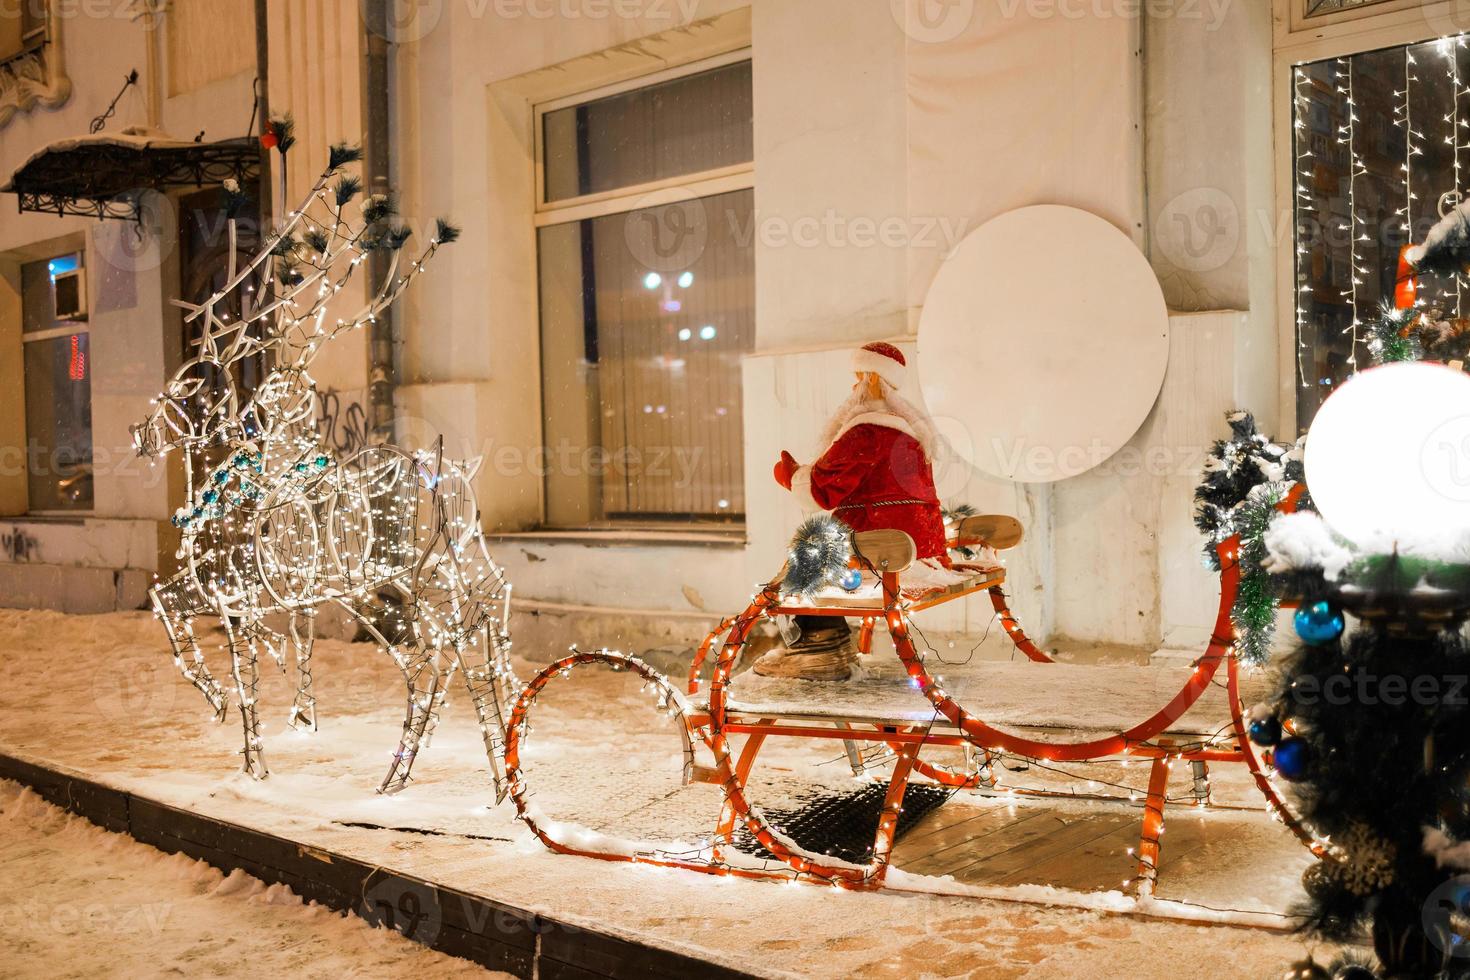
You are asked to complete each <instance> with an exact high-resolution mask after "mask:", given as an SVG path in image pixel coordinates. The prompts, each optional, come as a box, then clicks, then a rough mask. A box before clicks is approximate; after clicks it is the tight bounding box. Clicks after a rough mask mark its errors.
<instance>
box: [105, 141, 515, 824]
mask: <svg viewBox="0 0 1470 980" xmlns="http://www.w3.org/2000/svg"><path fill="white" fill-rule="evenodd" d="M288 130H289V127H288V125H287V124H286V122H285V121H284V120H282V121H280V122H279V124H278V125H276V124H273V126H272V129H271V130H270V132H271V133H273V134H278V135H279V133H281V132H285V131H288ZM276 148H277V149H278V151H279V152H281V153H282V154H283V155H284V154H285V152H286V150H287V149H289V142H287V141H282V140H280V139H279V138H278V139H277V142H276ZM360 157H361V151H360V150H359V149H358V148H357V147H354V146H349V145H347V144H337V145H334V146H333V147H332V148H331V151H330V154H329V162H328V166H327V169H326V170H325V171H323V172H322V174H321V175H320V176H319V177H318V178H317V180H316V182H315V183H314V184H313V185H312V187H311V190H310V191H309V192H308V194H307V195H306V198H305V200H304V202H303V203H302V204H301V205H300V206H299V207H297V208H296V209H295V210H293V211H291V212H289V214H288V215H287V216H286V219H285V220H284V222H283V224H282V227H281V228H280V229H279V230H278V231H277V232H276V233H275V234H274V235H272V236H269V237H268V239H267V241H266V242H265V243H264V245H263V246H262V247H261V248H260V249H259V250H257V251H256V253H255V254H253V255H251V256H249V257H248V258H246V259H245V260H244V262H243V263H241V262H240V261H239V260H238V257H237V253H236V247H235V246H236V241H237V230H236V224H235V218H234V213H235V212H236V211H238V210H239V207H238V205H239V203H240V198H241V196H242V193H241V191H240V189H239V187H238V186H234V187H231V186H226V187H225V188H224V190H223V192H224V194H225V196H226V203H227V207H226V213H227V215H229V218H228V222H227V226H226V233H227V236H228V241H229V249H228V253H227V254H228V263H229V264H228V269H227V273H226V277H225V284H224V285H223V286H222V287H221V288H220V289H219V290H218V291H217V292H215V293H214V294H213V295H212V296H210V297H209V298H208V299H206V300H205V301H204V302H202V303H199V304H190V303H183V302H180V301H177V300H176V301H175V303H176V304H177V305H179V306H181V307H183V308H184V310H185V311H186V313H185V321H186V322H187V323H190V324H197V325H198V332H199V342H198V343H199V348H198V352H197V353H196V354H195V355H194V356H193V357H191V358H190V359H188V360H187V361H186V362H185V363H184V365H183V366H182V367H180V368H179V370H178V372H177V373H176V374H175V375H174V376H173V378H172V379H171V380H170V381H169V383H168V385H167V386H166V388H165V389H164V391H163V392H162V393H161V394H160V395H159V396H158V397H157V398H156V399H154V402H153V404H154V408H153V411H152V413H151V414H150V415H149V417H148V418H147V419H146V420H144V421H143V422H142V423H140V424H138V425H135V426H133V428H132V431H133V438H134V443H135V445H136V448H137V450H138V453H139V454H140V455H142V456H145V457H149V458H151V459H157V458H158V457H160V456H162V455H164V454H166V453H168V452H171V451H178V452H179V454H180V455H181V456H182V459H183V474H184V488H185V500H186V501H187V502H186V503H185V505H184V506H183V507H182V508H180V509H179V510H178V511H177V512H176V513H175V514H174V517H173V524H174V525H175V526H176V527H177V528H179V531H180V535H181V541H180V545H179V548H178V551H177V553H176V557H177V558H178V559H179V561H180V566H181V567H180V569H179V571H178V572H177V573H176V574H174V575H172V576H171V577H169V578H167V579H166V580H163V581H158V582H156V583H155V585H154V587H153V589H152V590H151V592H150V596H151V599H152V603H153V607H154V611H155V613H156V615H157V617H158V618H159V619H160V620H161V621H162V623H163V624H164V627H165V629H166V631H167V634H168V637H169V641H170V644H171V645H172V647H173V651H174V660H175V663H176V664H177V666H178V667H179V669H180V670H181V672H182V673H183V675H184V677H185V678H186V679H187V680H188V681H189V682H190V683H191V684H193V685H194V686H195V687H196V688H198V689H199V691H200V692H201V693H202V694H203V695H204V697H205V699H206V701H207V702H208V703H209V705H210V707H211V708H212V709H213V710H214V712H215V713H216V715H217V716H220V717H223V715H224V713H225V711H226V710H227V708H228V705H229V701H230V699H231V696H233V698H234V700H235V702H236V704H237V706H238V708H239V710H240V715H241V721H242V724H243V727H244V749H243V756H244V769H245V772H246V773H248V774H249V775H251V776H253V777H256V778H264V777H265V776H266V775H267V773H268V769H267V766H266V763H265V756H264V747H263V744H262V739H261V731H260V715H259V710H258V706H257V696H258V690H259V670H258V663H259V655H260V653H261V652H262V651H264V652H265V653H266V654H267V655H269V656H270V657H271V658H272V659H273V660H275V661H276V662H277V663H278V664H280V665H281V666H282V667H284V666H285V653H286V650H287V648H288V647H289V648H290V649H292V650H293V651H294V653H295V662H296V668H297V690H296V695H295V700H294V703H293V704H292V707H291V711H290V715H289V722H290V724H291V725H292V727H297V728H306V729H315V727H316V721H317V719H316V698H315V695H314V693H313V690H312V675H311V652H312V646H313V642H314V637H315V619H316V614H317V612H318V611H319V610H320V609H321V608H322V607H323V606H327V605H334V606H337V607H340V608H341V609H344V610H345V611H346V612H347V613H348V614H349V615H350V616H351V617H352V619H353V620H354V621H356V623H357V624H358V625H359V626H360V627H361V628H362V630H364V631H365V632H366V633H367V634H368V635H369V636H371V637H372V639H373V640H374V642H375V643H376V644H377V645H378V646H379V647H380V648H381V649H382V650H383V651H384V652H385V653H386V654H387V655H388V656H389V657H391V658H392V660H393V661H394V663H395V664H396V665H397V667H398V668H399V670H400V671H401V672H402V674H403V678H404V682H405V685H406V687H407V690H408V696H407V711H406V715H405V719H404V723H403V731H402V735H401V737H400V739H399V744H398V747H397V749H396V750H395V751H394V752H393V754H392V757H391V761H390V764H389V768H388V773H387V775H386V776H385V777H384V779H383V782H382V784H381V785H380V786H379V791H380V792H386V793H391V792H396V791H397V790H399V789H402V788H403V786H404V785H405V784H406V783H407V782H408V779H409V775H410V772H411V769H412V766H413V761H414V759H415V758H416V757H417V755H418V753H419V752H420V751H421V750H422V749H423V748H425V747H427V745H428V744H429V740H430V738H431V736H432V733H433V729H434V725H435V722H436V721H437V718H438V714H439V711H440V710H441V709H442V707H443V705H444V703H445V699H446V697H447V694H448V688H449V685H450V683H451V682H452V680H453V678H454V675H455V674H456V673H460V672H462V673H463V676H464V683H465V685H466V687H467V689H468V691H469V696H470V701H471V704H472V705H473V707H474V709H475V713H476V716H477V718H478V720H479V725H480V729H481V733H482V738H483V741H484V746H485V750H486V754H487V756H488V758H489V761H490V766H491V772H492V774H493V776H494V778H495V782H496V787H497V795H498V797H499V798H503V796H504V794H505V792H506V790H507V788H508V787H507V785H506V783H505V782H504V780H503V778H502V775H501V769H500V759H501V754H502V749H503V745H504V733H505V723H504V716H503V710H502V709H503V706H504V705H506V704H508V703H509V699H510V698H511V697H513V696H514V695H515V693H516V692H517V691H519V689H520V684H519V682H518V681H517V679H516V677H515V674H514V672H513V670H512V669H511V666H510V661H509V650H510V646H511V641H510V632H509V614H510V594H511V588H510V584H509V583H508V582H507V581H506V577H505V574H504V572H503V570H502V569H501V568H500V566H499V565H498V564H496V562H495V561H494V559H493V558H492V557H491V555H490V551H489V548H488V546H487V544H486V542H485V538H484V535H483V534H482V533H481V531H480V511H479V506H478V504H477V502H476V500H475V495H474V491H473V489H472V486H471V481H472V480H473V478H474V476H475V472H476V470H477V469H478V467H479V463H480V461H479V460H478V459H475V460H453V459H449V458H447V457H446V456H445V455H444V452H443V440H442V438H441V439H440V440H439V442H438V444H437V445H436V446H435V447H434V448H433V449H432V450H419V451H409V450H406V449H402V448H399V447H396V446H392V445H373V446H368V447H365V448H363V449H361V450H359V451H357V452H355V453H353V454H351V455H348V456H347V457H345V458H339V457H338V455H337V454H336V453H335V452H334V451H333V449H332V447H331V446H330V445H329V444H328V442H327V440H326V439H325V438H324V436H323V434H322V433H321V432H320V431H319V429H318V426H317V424H316V419H317V418H318V417H319V413H318V411H317V405H318V390H317V385H316V383H315V381H314V380H313V379H312V377H311V374H310V368H311V365H312V362H313V361H314V360H315V359H316V357H317V356H318V355H319V354H320V353H321V351H322V350H323V349H325V347H326V345H327V344H328V343H329V342H330V341H332V340H333V339H335V338H337V337H340V336H342V335H344V334H346V333H350V332H352V331H355V330H359V329H361V328H362V327H363V326H364V325H365V324H369V323H372V322H375V321H376V319H377V318H378V316H379V315H381V314H382V313H383V311H384V310H386V309H387V308H388V307H389V306H390V305H391V304H392V303H393V302H394V301H396V300H397V299H398V297H399V296H401V295H402V294H403V292H404V290H406V289H407V288H408V287H409V286H410V285H411V284H412V283H413V281H414V280H415V279H416V278H417V277H418V276H419V274H420V273H421V272H422V271H423V269H424V266H425V264H426V263H427V262H428V261H429V260H430V259H431V258H433V256H434V255H435V254H436V253H437V251H438V250H439V248H440V247H441V246H442V245H445V244H448V243H450V242H453V241H454V240H455V239H456V238H457V237H458V235H459V231H458V229H457V228H455V227H454V226H453V225H451V224H449V223H448V222H447V221H444V220H443V219H440V220H439V221H437V222H436V224H435V228H434V231H433V234H432V237H430V239H429V240H428V242H427V244H426V245H425V246H424V248H423V249H422V250H421V251H420V252H419V253H418V254H417V255H416V256H413V257H410V255H409V252H408V249H407V246H408V243H409V241H410V239H411V237H412V230H411V229H410V228H409V227H408V226H407V225H405V224H403V223H402V222H400V221H399V220H397V218H396V216H395V215H396V207H395V204H394V201H393V200H392V198H391V197H389V196H388V195H382V194H378V195H372V196H369V197H367V198H365V199H364V200H363V201H362V203H361V205H360V208H359V214H358V215H355V216H354V215H353V214H352V213H351V211H350V209H349V204H350V203H351V202H352V201H353V200H354V199H356V198H357V197H358V195H359V193H360V191H361V188H362V181H361V179H360V178H359V177H358V176H356V175H355V174H351V173H347V172H345V171H344V169H343V168H345V167H346V166H348V165H349V164H352V163H355V162H356V161H357V160H358V159H360ZM375 252H381V253H386V254H387V255H388V262H387V273H386V275H385V276H384V278H383V281H382V285H381V287H380V288H379V289H378V290H377V291H376V292H375V293H374V294H373V295H372V296H370V297H369V298H368V300H367V302H366V304H365V305H363V306H362V307H361V308H360V309H358V310H356V311H355V312H351V313H350V314H348V315H341V316H339V315H336V310H335V305H336V300H337V299H338V297H339V295H340V294H341V292H342V290H343V289H344V287H345V286H346V285H347V284H348V283H349V281H350V280H351V278H352V276H353V274H354V272H355V271H356V270H357V268H358V266H359V265H361V264H362V263H363V261H364V260H366V259H367V258H368V257H369V255H371V254H373V253H375ZM234 310H238V313H232V312H231V311H234ZM247 360H256V361H264V362H265V363H267V364H269V365H271V367H270V370H269V371H268V373H267V374H266V376H265V378H264V379H263V380H262V381H261V382H260V383H259V384H258V385H256V386H255V387H254V389H253V390H246V389H245V388H244V387H243V386H242V384H241V382H240V380H239V375H238V366H239V365H240V364H241V363H242V362H245V361H247ZM280 615H284V617H285V622H286V627H285V631H284V632H280V631H278V630H277V629H274V628H272V627H271V626H270V625H268V624H267V619H268V617H273V616H280ZM201 616H204V617H208V618H210V619H215V620H218V622H219V624H220V627H221V629H222V630H223V632H224V635H225V640H226V646H227V648H228V651H229V655H230V663H231V667H230V682H229V689H227V688H226V686H225V685H224V684H221V682H220V681H219V680H217V679H216V678H215V677H214V676H213V674H212V673H211V672H210V670H209V667H208V665H207V663H206V661H205V657H204V653H203V651H202V650H201V648H200V644H199V640H198V636H197V635H196V633H195V628H194V626H195V621H196V619H198V618H199V617H201Z"/></svg>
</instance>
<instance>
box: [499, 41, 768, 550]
mask: <svg viewBox="0 0 1470 980" xmlns="http://www.w3.org/2000/svg"><path fill="white" fill-rule="evenodd" d="M742 61H749V62H752V64H753V63H754V58H753V56H752V48H751V45H750V44H748V43H747V44H744V45H742V46H741V47H738V48H733V49H731V50H728V51H724V52H721V53H719V54H716V55H712V56H709V57H705V58H700V59H697V60H694V61H688V62H682V63H680V64H678V65H675V66H673V67H670V68H665V69H662V70H660V71H655V72H648V73H644V74H639V75H634V76H632V77H628V78H624V79H621V80H619V81H617V82H613V83H610V84H605V85H600V86H596V87H593V88H583V89H578V90H576V91H574V92H571V93H568V94H558V95H557V96H556V97H554V98H547V99H544V100H540V101H533V102H532V103H531V105H530V109H531V131H532V136H531V150H532V165H531V174H532V181H531V184H532V188H531V194H532V196H531V225H532V227H531V231H532V239H533V244H532V247H531V255H532V259H533V261H532V264H531V268H532V269H533V270H536V269H539V267H540V261H541V249H540V243H539V235H537V234H536V233H537V232H539V231H540V230H541V229H542V228H546V227H550V226H554V225H561V224H571V223H573V222H579V221H584V220H587V219H589V218H600V217H605V216H608V215H615V214H623V213H626V212H629V211H635V210H637V209H638V208H640V207H647V206H648V203H649V202H648V197H649V195H651V194H657V193H659V192H668V191H672V190H677V191H679V192H681V194H682V193H688V194H692V195H693V196H695V197H701V198H703V197H712V196H714V195H716V194H724V193H728V192H731V191H742V190H750V191H754V189H755V160H754V154H753V153H752V159H751V160H749V161H747V162H745V163H738V164H731V165H728V166H724V167H714V168H710V169H707V170H700V171H695V172H693V173H688V174H681V175H679V176H677V177H668V178H664V179H661V180H652V181H645V182H643V183H639V184H630V185H628V186H626V187H619V188H615V189H613V190H609V191H599V192H597V193H593V194H583V195H579V196H577V197H569V198H563V199H561V200H558V201H552V202H548V201H546V160H545V140H546V127H545V123H544V117H545V116H546V114H547V113H548V112H555V111H557V110H558V109H565V108H568V107H570V106H576V105H581V104H583V103H586V102H592V101H595V100H597V99H601V98H605V97H607V96H610V95H617V94H620V93H622V92H629V91H633V90H636V89H641V88H648V87H649V86H653V85H658V84H660V83H663V82H667V81H672V80H674V79H677V78H685V77H688V76H690V75H698V74H701V73H703V72H706V71H710V70H711V69H715V68H723V67H725V66H727V65H732V64H738V63H739V62H742ZM541 313H542V310H541V302H540V296H539V290H537V297H536V302H535V316H534V320H533V326H534V329H535V337H536V344H535V348H536V358H537V372H538V378H539V377H540V376H541V375H540V372H541V371H542V368H541V347H542V340H543V338H542V329H543V327H542V321H541ZM537 401H538V406H539V408H538V411H537V415H538V419H539V423H540V427H541V428H540V433H541V441H542V442H543V443H544V442H545V440H546V412H545V407H544V405H542V404H541V396H538V399H537ZM539 483H540V486H539V508H540V514H539V516H538V518H537V524H536V528H535V529H534V530H532V531H530V532H525V533H529V534H530V535H532V536H534V535H537V534H542V533H546V534H574V535H586V536H589V537H597V536H603V537H616V536H617V535H620V534H629V533H632V534H638V533H642V532H646V531H649V530H650V529H654V530H659V531H664V532H672V533H673V534H674V535H676V536H681V535H682V536H687V537H688V538H689V539H690V540H696V541H705V540H707V539H708V538H709V537H710V536H711V534H714V535H716V536H717V537H718V538H719V539H721V540H724V539H737V538H738V539H743V538H744V536H745V529H746V527H747V524H748V520H749V514H745V515H743V516H742V517H741V519H740V520H729V521H711V520H700V519H698V518H691V519H688V520H686V521H683V522H679V521H677V519H676V520H674V521H662V520H658V519H653V518H650V519H648V520H643V521H640V520H604V521H598V522H594V523H591V524H585V525H564V524H551V523H549V522H548V519H547V514H548V512H549V505H550V502H549V501H548V500H547V498H546V481H545V479H544V478H542V479H541V480H540V481H539Z"/></svg>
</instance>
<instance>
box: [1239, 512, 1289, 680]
mask: <svg viewBox="0 0 1470 980" xmlns="http://www.w3.org/2000/svg"><path fill="white" fill-rule="evenodd" d="M1283 497H1285V490H1284V486H1283V485H1282V484H1273V483H1268V484H1262V485H1261V486H1259V487H1257V488H1256V490H1255V491H1253V492H1252V493H1251V495H1250V497H1249V498H1248V499H1247V500H1246V501H1245V502H1244V503H1242V504H1241V505H1240V509H1239V511H1238V512H1237V514H1236V518H1235V528H1236V530H1237V532H1238V533H1239V534H1240V568H1241V575H1240V589H1239V591H1238V592H1237V593H1236V596H1235V605H1234V606H1233V607H1231V610H1230V618H1231V620H1232V621H1233V622H1234V624H1235V649H1236V652H1237V653H1238V654H1239V655H1240V659H1241V660H1242V661H1244V662H1245V663H1248V664H1253V665H1257V666H1259V665H1261V664H1264V663H1265V662H1266V661H1267V660H1268V659H1269V658H1270V656H1271V640H1272V638H1273V637H1274V636H1275V635H1276V610H1277V608H1278V607H1279V606H1280V598H1279V597H1278V595H1277V589H1276V584H1275V583H1274V582H1273V581H1272V579H1271V576H1270V574H1268V573H1267V572H1266V571H1265V569H1263V568H1262V567H1261V563H1262V562H1264V561H1265V560H1266V531H1267V529H1268V528H1270V526H1271V521H1272V520H1273V519H1275V518H1276V516H1277V515H1278V511H1277V510H1276V505H1277V504H1278V503H1280V502H1281V500H1282V498H1283Z"/></svg>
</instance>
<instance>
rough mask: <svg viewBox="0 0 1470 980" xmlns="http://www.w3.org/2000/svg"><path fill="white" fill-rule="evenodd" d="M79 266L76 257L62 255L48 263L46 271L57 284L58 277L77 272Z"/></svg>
mask: <svg viewBox="0 0 1470 980" xmlns="http://www.w3.org/2000/svg"><path fill="white" fill-rule="evenodd" d="M79 265H80V263H79V262H78V260H77V257H76V256H75V255H60V256H57V257H56V258H54V259H52V260H51V261H50V262H47V263H46V271H47V272H49V273H51V281H52V282H55V281H56V277H57V276H60V275H65V274H66V273H68V272H76V271H77V267H78V266H79Z"/></svg>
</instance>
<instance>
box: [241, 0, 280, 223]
mask: <svg viewBox="0 0 1470 980" xmlns="http://www.w3.org/2000/svg"><path fill="white" fill-rule="evenodd" d="M268 18H269V15H268V14H267V13H266V9H265V0H255V86H256V91H255V98H256V100H257V101H256V111H255V120H256V132H258V133H263V132H265V124H266V122H267V121H269V119H270V117H271V44H270V21H269V19H268ZM246 135H247V136H253V135H255V134H254V133H247V134H246ZM256 194H257V196H258V197H259V200H260V206H259V219H260V225H261V240H262V241H264V240H265V231H266V229H268V228H269V227H270V225H271V221H272V219H273V218H274V217H275V216H274V214H273V212H272V211H271V151H270V150H268V149H266V148H265V146H264V145H262V146H261V147H260V182H259V189H258V190H257V191H256Z"/></svg>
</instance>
